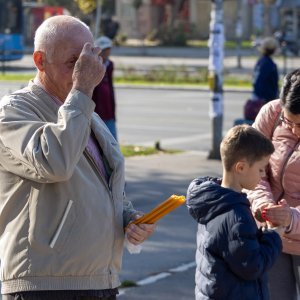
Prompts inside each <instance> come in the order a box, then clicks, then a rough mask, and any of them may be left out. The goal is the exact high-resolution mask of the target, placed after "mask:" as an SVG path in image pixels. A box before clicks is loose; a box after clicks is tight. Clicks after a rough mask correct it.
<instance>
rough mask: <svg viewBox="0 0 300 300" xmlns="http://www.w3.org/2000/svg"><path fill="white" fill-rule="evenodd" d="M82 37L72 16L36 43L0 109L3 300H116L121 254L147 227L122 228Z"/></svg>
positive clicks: (120, 187)
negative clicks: (27, 71) (22, 79)
mask: <svg viewBox="0 0 300 300" xmlns="http://www.w3.org/2000/svg"><path fill="white" fill-rule="evenodd" d="M93 43H94V41H93V36H92V33H91V32H90V30H89V28H88V27H87V26H86V25H85V24H84V23H82V22H81V21H80V20H78V19H76V18H74V17H71V16H55V17H51V18H48V19H47V20H45V21H44V22H43V23H42V24H41V25H40V27H39V28H38V29H37V31H36V34H35V45H34V53H33V59H34V63H35V65H36V68H37V74H36V77H35V78H34V80H32V81H30V83H29V85H28V86H27V87H25V88H24V89H22V90H19V91H16V92H14V93H12V94H11V95H9V96H5V97H4V98H2V99H1V101H0V132H1V139H0V151H1V155H0V181H1V184H0V207H1V209H0V238H1V239H0V240H1V247H0V259H1V282H2V286H1V293H2V294H3V298H2V299H3V300H9V299H15V300H16V299H25V300H50V299H51V300H53V299H55V300H78V299H80V300H88V299H103V300H113V299H116V295H117V293H118V286H119V285H120V280H119V272H120V268H121V261H122V253H123V244H124V239H125V236H124V235H125V234H124V231H125V232H126V235H127V239H128V241H129V242H130V243H131V244H134V245H138V244H140V243H142V242H143V241H144V240H145V239H146V238H147V237H148V236H149V235H150V234H151V233H152V232H153V230H154V227H155V225H148V224H141V225H133V224H131V225H129V227H127V229H126V230H125V228H126V226H127V225H128V224H129V222H131V221H132V220H134V219H135V218H136V217H137V216H138V215H139V214H140V213H138V212H137V211H136V210H135V209H134V208H133V206H132V204H131V203H130V202H129V201H127V200H126V197H125V193H124V181H125V180H124V158H123V156H122V154H121V153H120V150H119V146H118V144H117V143H116V141H115V139H114V138H113V137H112V136H111V134H110V133H109V131H108V129H107V128H106V126H105V125H104V123H103V122H102V121H101V120H100V118H99V117H98V116H97V115H96V114H95V113H94V108H95V104H94V102H93V101H92V93H93V90H94V87H95V86H96V85H97V84H99V82H100V81H101V80H102V78H103V76H104V73H105V67H104V65H103V62H102V58H101V57H100V56H99V53H100V51H101V49H100V48H99V47H97V46H96V47H95V46H94V45H93Z"/></svg>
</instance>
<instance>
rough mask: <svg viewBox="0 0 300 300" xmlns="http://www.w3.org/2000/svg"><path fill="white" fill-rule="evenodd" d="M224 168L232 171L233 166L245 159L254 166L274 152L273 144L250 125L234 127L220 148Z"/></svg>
mask: <svg viewBox="0 0 300 300" xmlns="http://www.w3.org/2000/svg"><path fill="white" fill-rule="evenodd" d="M220 152H221V158H222V162H223V166H224V168H225V170H226V171H230V170H231V168H232V167H233V165H234V164H235V163H236V162H238V161H241V160H243V159H245V160H247V162H248V163H249V164H250V165H252V164H254V163H255V162H256V161H258V160H260V159H262V158H263V157H264V156H268V155H271V154H272V153H273V152H274V146H273V144H272V142H271V141H270V140H269V139H268V138H267V137H266V136H264V135H263V134H262V133H260V132H259V131H258V130H256V129H255V128H253V127H251V126H249V125H238V126H234V127H232V128H231V129H230V130H229V131H228V132H227V134H226V135H225V137H224V138H223V140H222V142H221V147H220Z"/></svg>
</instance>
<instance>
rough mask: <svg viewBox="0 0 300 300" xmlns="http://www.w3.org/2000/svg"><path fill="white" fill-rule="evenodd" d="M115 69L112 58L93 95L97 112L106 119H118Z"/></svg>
mask: <svg viewBox="0 0 300 300" xmlns="http://www.w3.org/2000/svg"><path fill="white" fill-rule="evenodd" d="M113 70H114V64H113V62H112V61H111V60H108V65H107V66H106V72H105V75H104V77H103V79H102V81H101V82H100V83H99V84H98V85H97V86H96V87H95V89H94V93H93V97H92V98H93V100H94V102H95V104H96V108H95V112H96V113H97V114H98V115H99V116H100V118H101V119H102V120H104V121H107V120H111V119H113V120H115V119H116V115H115V112H116V104H115V94H114V87H113Z"/></svg>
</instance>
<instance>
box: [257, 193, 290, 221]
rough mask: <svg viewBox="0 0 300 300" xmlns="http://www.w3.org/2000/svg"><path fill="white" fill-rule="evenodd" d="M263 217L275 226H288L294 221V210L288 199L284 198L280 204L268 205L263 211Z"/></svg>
mask: <svg viewBox="0 0 300 300" xmlns="http://www.w3.org/2000/svg"><path fill="white" fill-rule="evenodd" d="M262 217H263V218H265V220H266V221H268V222H271V223H272V224H273V226H284V227H288V226H290V224H291V221H292V210H291V208H290V207H289V206H288V204H287V202H286V200H284V199H282V200H280V201H279V203H278V205H273V206H270V207H266V208H265V209H264V210H263V211H262Z"/></svg>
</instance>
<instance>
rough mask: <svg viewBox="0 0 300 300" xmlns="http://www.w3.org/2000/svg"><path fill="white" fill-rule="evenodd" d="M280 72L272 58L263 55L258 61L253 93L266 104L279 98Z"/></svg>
mask: <svg viewBox="0 0 300 300" xmlns="http://www.w3.org/2000/svg"><path fill="white" fill-rule="evenodd" d="M278 79H279V77H278V70H277V66H276V64H275V63H274V62H273V60H272V58H271V57H270V56H267V55H263V56H262V57H260V59H259V60H258V61H257V63H256V65H255V68H254V74H253V93H254V94H255V95H256V97H257V98H259V99H263V100H265V101H266V102H269V101H271V100H274V99H277V98H278Z"/></svg>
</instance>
